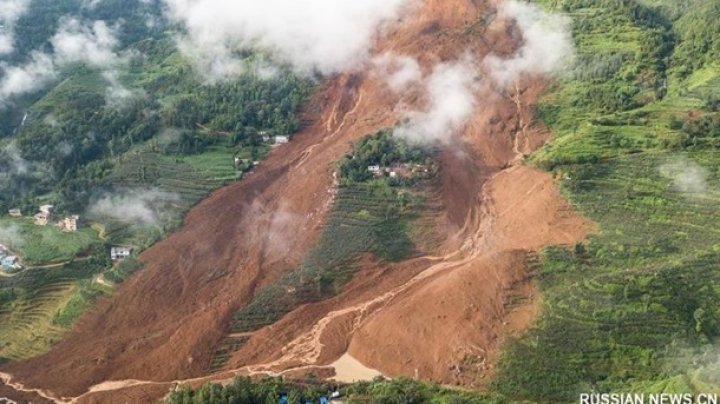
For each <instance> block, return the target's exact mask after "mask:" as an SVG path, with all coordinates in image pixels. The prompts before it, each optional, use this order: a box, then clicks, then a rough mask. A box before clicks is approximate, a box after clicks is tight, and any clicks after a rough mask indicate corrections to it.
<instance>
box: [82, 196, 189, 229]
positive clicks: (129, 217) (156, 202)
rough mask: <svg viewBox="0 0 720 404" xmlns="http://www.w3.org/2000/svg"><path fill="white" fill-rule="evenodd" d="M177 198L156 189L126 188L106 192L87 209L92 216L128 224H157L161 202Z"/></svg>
mask: <svg viewBox="0 0 720 404" xmlns="http://www.w3.org/2000/svg"><path fill="white" fill-rule="evenodd" d="M177 200H179V196H178V195H176V194H173V193H169V192H165V191H161V190H158V189H150V190H128V191H124V192H117V193H112V194H106V195H104V196H102V197H100V198H99V199H97V200H96V201H94V202H93V203H92V204H91V205H90V208H89V209H88V214H89V215H91V216H93V217H100V218H110V219H114V220H118V221H120V222H123V223H128V224H150V225H152V224H157V223H158V221H159V217H158V211H159V209H160V208H161V207H162V205H163V204H166V203H171V202H174V201H177Z"/></svg>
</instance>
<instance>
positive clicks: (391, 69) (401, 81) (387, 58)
mask: <svg viewBox="0 0 720 404" xmlns="http://www.w3.org/2000/svg"><path fill="white" fill-rule="evenodd" d="M373 74H374V75H376V76H379V77H380V78H382V79H383V80H385V82H386V83H387V85H388V87H390V89H391V90H392V91H393V92H396V93H399V92H401V91H404V90H406V89H407V88H408V87H410V86H412V85H413V84H416V83H418V82H420V81H421V80H422V78H423V77H422V70H421V69H420V64H419V63H418V61H417V60H415V59H414V58H412V57H409V56H404V55H400V56H398V55H394V54H392V53H385V54H383V55H381V56H378V57H376V58H374V59H373Z"/></svg>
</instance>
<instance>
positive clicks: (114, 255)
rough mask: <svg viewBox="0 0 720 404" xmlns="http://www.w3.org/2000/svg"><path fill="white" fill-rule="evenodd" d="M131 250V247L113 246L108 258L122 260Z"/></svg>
mask: <svg viewBox="0 0 720 404" xmlns="http://www.w3.org/2000/svg"><path fill="white" fill-rule="evenodd" d="M132 252H133V248H132V247H126V246H113V247H111V248H110V259H111V260H113V261H120V260H124V259H125V258H127V257H129V256H130V255H131V254H132Z"/></svg>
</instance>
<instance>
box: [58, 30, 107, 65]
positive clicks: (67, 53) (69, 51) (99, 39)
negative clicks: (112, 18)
mask: <svg viewBox="0 0 720 404" xmlns="http://www.w3.org/2000/svg"><path fill="white" fill-rule="evenodd" d="M51 43H52V45H53V49H54V52H55V60H56V61H57V63H59V64H66V63H86V64H88V65H90V66H93V67H111V66H114V65H116V64H117V63H118V56H117V54H116V53H115V52H114V51H113V48H114V47H115V46H117V44H118V40H117V38H116V33H115V29H112V28H110V27H108V26H107V24H105V22H104V21H95V22H94V23H93V24H92V26H87V25H83V24H82V23H80V21H78V20H77V19H74V18H70V19H67V20H65V21H63V22H62V24H61V26H60V28H59V29H58V32H57V33H56V34H55V35H54V36H53V38H52V40H51Z"/></svg>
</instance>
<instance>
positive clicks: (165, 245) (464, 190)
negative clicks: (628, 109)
mask: <svg viewBox="0 0 720 404" xmlns="http://www.w3.org/2000/svg"><path fill="white" fill-rule="evenodd" d="M491 10H492V6H491V5H490V4H486V3H485V2H483V1H472V0H426V1H425V2H424V3H422V5H421V6H420V7H419V8H418V9H415V10H412V11H411V12H409V13H408V14H407V17H406V19H405V20H403V21H399V22H398V23H397V24H395V25H394V26H393V27H392V28H390V29H388V30H387V31H386V32H384V33H383V35H382V36H381V37H380V38H379V39H378V41H377V44H376V52H377V53H382V52H385V51H390V50H392V51H393V52H395V53H400V54H408V55H413V56H415V57H417V58H418V59H419V60H420V61H421V63H422V64H423V66H424V68H425V69H426V70H429V69H430V68H431V66H432V65H433V64H435V63H437V62H441V61H445V60H455V59H458V58H461V57H462V56H463V55H464V54H465V53H466V52H469V53H470V54H471V55H473V56H474V57H475V58H476V59H477V60H481V58H482V57H483V56H484V55H486V54H487V53H488V52H490V51H491V47H492V51H494V52H496V53H499V54H501V55H509V54H511V53H512V52H513V51H514V50H515V49H516V48H517V46H518V43H517V42H518V38H517V35H513V32H512V29H511V27H509V26H507V25H505V24H503V23H501V22H496V23H494V24H493V25H492V26H491V27H490V28H489V29H488V30H487V31H484V30H483V29H481V28H477V24H474V23H476V22H477V21H479V20H480V19H481V18H482V17H483V16H484V15H486V13H487V12H489V11H491ZM481 34H482V38H481ZM542 86H543V84H542V83H541V82H539V81H536V80H532V79H528V80H524V81H523V82H522V83H518V87H517V89H515V88H513V89H512V91H511V93H506V92H505V91H502V90H499V89H493V88H489V87H488V88H486V89H484V90H483V91H484V94H483V96H482V97H481V98H482V106H481V108H479V109H478V112H477V113H476V115H475V116H474V117H473V119H472V121H471V122H470V124H469V125H468V126H467V129H466V131H465V133H463V134H462V136H461V137H460V139H458V141H457V142H456V143H455V144H454V145H453V146H448V147H447V148H446V150H444V151H443V152H442V172H441V179H442V187H443V189H442V195H443V203H442V205H443V211H444V214H443V216H442V218H441V219H440V220H441V223H440V226H439V228H441V229H443V231H444V232H445V233H446V238H445V239H446V241H445V242H444V244H443V245H441V246H438V248H437V255H435V256H428V257H420V258H414V259H412V260H408V261H406V262H401V263H397V264H392V265H390V264H383V263H378V262H376V261H374V260H373V259H370V258H368V259H366V260H365V261H364V262H365V264H364V265H363V269H362V270H361V271H360V273H359V274H358V275H357V276H356V278H355V279H354V280H353V281H352V282H351V283H350V284H349V285H348V286H347V287H346V289H345V291H344V292H343V293H342V294H341V295H339V296H337V297H335V298H332V299H329V300H328V301H325V302H320V303H317V304H312V305H306V306H303V307H300V308H299V309H297V310H295V311H294V312H291V313H290V314H288V315H287V316H285V317H284V318H283V319H282V320H281V321H279V322H278V323H277V324H274V325H272V326H269V327H266V328H265V329H262V330H259V331H257V332H256V333H254V334H253V335H252V337H251V339H250V340H249V342H248V343H247V344H246V345H245V346H244V347H243V348H242V349H241V350H240V351H238V352H237V353H235V355H234V356H233V357H232V358H231V360H230V361H229V363H228V364H227V369H228V371H230V370H232V372H229V373H224V374H223V375H224V376H227V375H232V374H234V373H246V374H256V373H263V372H265V373H269V374H276V373H277V372H282V371H298V369H300V370H299V371H302V370H303V369H312V368H317V367H322V366H327V365H331V364H332V363H333V362H335V361H336V360H337V359H338V358H340V357H341V356H343V355H344V354H346V353H349V354H350V355H352V357H354V358H355V359H357V360H358V361H359V362H360V363H362V364H363V365H365V366H367V367H370V368H373V369H377V370H378V371H380V372H382V373H384V374H386V375H388V376H396V375H406V376H419V377H423V378H428V379H432V380H437V381H441V382H446V383H461V384H464V385H472V386H478V385H482V384H483V382H484V380H486V378H487V375H488V374H489V371H491V370H492V364H493V363H494V359H495V358H496V355H497V352H498V349H499V346H500V343H501V342H502V339H503V337H504V336H505V335H507V334H508V333H511V332H518V331H521V330H523V329H524V328H525V327H527V326H528V325H529V324H530V322H531V321H532V319H533V318H534V316H535V313H536V311H537V310H538V301H537V294H536V293H535V292H534V290H533V287H532V285H531V283H530V281H529V280H528V274H527V271H526V262H527V260H528V257H532V254H530V253H531V252H533V251H537V250H538V249H539V248H540V247H542V246H544V245H547V244H557V243H574V242H576V241H579V240H582V239H583V238H584V237H585V236H586V235H587V233H588V232H589V231H591V230H592V226H591V225H590V224H588V223H587V222H585V221H584V220H583V219H582V218H579V217H577V216H575V215H574V214H573V213H572V212H571V211H570V209H569V208H568V206H567V205H566V203H565V202H564V201H563V200H562V199H561V197H560V195H559V193H558V191H557V190H556V188H555V186H554V184H553V181H552V178H551V177H550V176H549V175H548V174H546V173H542V172H539V171H537V170H535V169H532V168H528V167H526V166H523V165H522V164H521V160H520V157H521V154H522V153H526V152H530V151H532V150H533V149H535V148H537V147H538V146H539V145H541V144H543V142H545V141H546V140H547V139H548V137H549V134H548V133H547V131H546V130H544V129H543V128H542V126H541V125H538V124H536V123H533V122H532V120H533V117H532V113H531V107H532V104H533V102H534V100H535V99H536V97H537V95H538V94H539V92H540V91H542ZM398 101H400V100H399V99H398V98H397V97H396V96H395V95H393V94H392V93H391V92H390V91H389V90H388V89H387V88H386V86H385V85H384V84H383V83H382V81H381V80H379V79H377V78H376V77H374V76H373V75H372V74H369V73H364V72H357V73H354V74H344V75H339V76H337V77H334V78H332V79H330V80H328V82H326V83H325V84H324V85H323V86H322V87H321V88H319V89H318V91H317V93H316V94H315V95H314V97H313V99H312V100H311V102H310V104H309V106H308V108H307V112H306V114H307V118H308V120H309V121H310V122H312V123H311V124H309V125H308V126H307V127H306V128H305V129H303V130H302V132H301V133H300V134H298V135H297V136H296V137H295V138H294V139H295V140H294V141H293V142H291V143H290V144H289V145H284V146H282V147H280V148H279V149H277V150H275V151H274V152H273V153H272V154H271V156H270V157H269V158H268V159H267V160H266V161H264V162H263V163H262V165H261V166H260V167H259V168H258V169H257V171H256V172H255V173H253V174H251V175H250V176H249V177H247V178H245V179H243V180H242V181H240V182H238V183H236V184H233V185H231V186H228V187H226V188H224V189H222V190H219V191H217V192H215V193H214V194H212V195H211V196H210V197H209V198H208V199H206V200H205V201H203V202H202V203H200V204H199V205H198V206H197V207H195V208H194V209H193V210H192V211H191V212H190V213H189V214H188V216H187V218H186V220H185V224H184V225H183V227H182V228H181V229H180V230H178V231H177V232H175V233H174V234H172V235H171V236H170V237H168V238H167V239H166V240H164V241H162V242H160V243H158V244H157V245H155V246H154V247H152V248H150V249H149V250H147V251H146V252H145V253H144V254H143V255H142V257H141V258H142V261H143V262H144V263H145V267H144V269H143V270H142V271H139V272H138V273H137V274H136V275H134V276H133V277H132V279H131V280H129V281H128V282H126V283H125V284H123V285H122V286H121V287H120V288H119V290H118V292H117V293H116V295H115V296H113V297H112V298H110V299H107V300H105V301H102V302H101V303H100V304H99V305H98V306H97V307H96V308H95V309H94V310H93V311H92V312H90V313H88V314H86V315H85V316H84V317H83V318H82V320H81V321H80V322H79V324H78V325H77V326H76V328H75V329H74V330H73V331H72V332H71V333H70V334H69V335H68V336H67V337H66V338H65V339H64V340H63V341H62V342H60V343H59V344H58V345H57V346H56V347H55V348H53V350H51V351H50V352H49V353H47V354H45V355H42V356H40V357H37V358H34V359H31V360H28V361H25V362H21V363H14V364H10V365H7V366H5V367H4V368H3V369H2V371H3V372H6V373H7V374H8V376H7V377H10V376H9V375H12V376H11V378H12V382H13V383H22V384H23V385H24V386H25V388H41V389H43V390H44V391H45V394H47V395H49V396H54V397H77V396H79V395H81V394H83V393H85V392H86V391H88V390H89V389H91V387H92V386H94V385H97V384H100V383H103V382H106V381H109V380H120V381H123V380H125V381H124V382H121V383H117V384H105V385H102V386H101V387H100V386H96V387H95V388H94V390H96V391H97V393H92V394H88V395H86V396H84V397H83V400H86V401H88V402H92V401H98V402H109V398H108V397H116V398H117V397H120V390H121V389H123V388H126V387H128V386H132V385H138V386H139V387H135V388H129V389H127V388H126V389H125V390H128V391H125V392H123V393H122V394H128V395H125V396H124V397H126V398H129V400H130V401H143V399H140V398H137V397H144V396H143V394H150V395H151V396H153V397H155V396H156V395H157V394H160V393H159V392H161V391H167V388H168V387H170V386H171V385H172V383H167V384H166V383H156V382H167V381H176V380H182V379H188V378H192V377H198V376H202V374H203V372H204V371H205V370H206V369H207V367H208V363H209V361H210V359H211V356H212V354H213V352H214V351H215V349H216V347H217V345H218V344H219V343H220V342H221V341H222V339H223V338H224V337H225V336H226V331H227V329H228V328H229V323H230V320H231V316H232V314H233V313H234V312H235V311H236V310H238V309H239V308H240V307H242V306H243V305H245V304H247V303H248V302H249V301H250V299H251V298H252V296H253V294H254V293H255V292H256V291H257V290H258V288H259V287H261V286H262V285H265V284H268V283H270V282H272V281H273V280H274V279H277V277H278V276H280V275H281V274H283V273H285V272H286V271H290V270H293V269H294V268H296V266H297V264H298V263H299V262H300V260H301V259H302V257H303V256H304V254H305V253H306V252H307V251H308V249H309V248H310V247H311V245H312V243H313V242H314V240H316V239H317V236H318V235H319V231H320V229H321V226H322V223H323V220H324V217H325V214H326V213H327V212H328V209H329V208H330V207H331V203H332V195H333V194H332V192H330V191H331V190H332V187H333V177H332V171H333V163H334V162H335V161H337V160H338V159H339V158H340V157H341V156H342V155H343V154H344V153H346V152H347V151H348V150H349V148H350V142H352V141H353V140H356V139H358V138H360V137H362V136H365V135H367V134H369V133H372V132H374V131H376V130H377V129H380V128H382V127H386V126H391V125H394V124H395V123H396V122H397V120H398V119H399V118H400V116H399V114H398V113H397V112H395V105H396V104H397V103H398ZM403 101H404V102H405V103H407V104H409V105H415V106H417V107H421V106H422V105H423V100H422V97H420V96H418V95H414V94H410V95H407V96H406V98H405V99H404V100H403ZM278 218H282V220H278ZM511 298H513V299H515V300H517V301H519V302H520V303H517V304H514V305H509V304H508V301H509V300H511ZM219 376H220V375H218V377H219ZM131 379H132V380H142V381H144V382H129V381H128V380H131ZM18 388H20V387H19V386H18ZM101 390H104V392H102V391H101ZM138 391H141V393H139V392H138ZM133 394H134V395H133ZM103 395H104V396H103ZM160 395H161V394H160ZM100 397H105V398H104V399H101V398H100ZM120 401H122V400H120Z"/></svg>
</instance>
